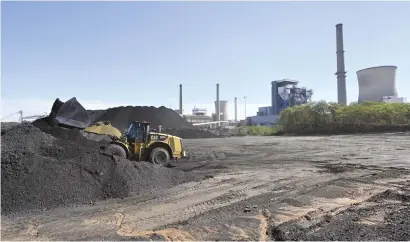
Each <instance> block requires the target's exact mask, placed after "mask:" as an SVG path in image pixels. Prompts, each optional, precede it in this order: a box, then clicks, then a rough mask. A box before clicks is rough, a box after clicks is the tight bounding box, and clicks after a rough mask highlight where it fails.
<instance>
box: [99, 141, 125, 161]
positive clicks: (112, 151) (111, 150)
mask: <svg viewBox="0 0 410 242" xmlns="http://www.w3.org/2000/svg"><path fill="white" fill-rule="evenodd" d="M104 151H105V152H106V153H107V154H109V155H115V156H118V157H121V158H127V153H126V152H125V150H124V148H122V147H121V146H120V145H117V144H110V145H108V146H107V148H105V150H104Z"/></svg>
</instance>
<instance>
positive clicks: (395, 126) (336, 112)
mask: <svg viewBox="0 0 410 242" xmlns="http://www.w3.org/2000/svg"><path fill="white" fill-rule="evenodd" d="M279 124H280V127H281V130H282V132H283V133H293V134H315V133H316V134H324V133H328V134H338V133H339V134H340V133H368V132H393V131H409V130H410V104H409V103H384V102H363V103H360V104H358V103H353V104H350V105H347V106H345V105H339V104H336V103H327V102H324V101H321V102H316V103H310V104H305V105H300V106H294V107H290V108H287V109H285V110H283V111H282V112H281V114H280V121H279Z"/></svg>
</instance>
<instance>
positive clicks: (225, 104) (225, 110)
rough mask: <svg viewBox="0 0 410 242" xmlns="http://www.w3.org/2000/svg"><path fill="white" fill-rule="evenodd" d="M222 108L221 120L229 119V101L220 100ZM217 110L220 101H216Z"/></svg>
mask: <svg viewBox="0 0 410 242" xmlns="http://www.w3.org/2000/svg"><path fill="white" fill-rule="evenodd" d="M219 107H220V109H221V114H220V115H221V116H220V117H221V121H228V101H219ZM215 110H218V102H217V101H215Z"/></svg>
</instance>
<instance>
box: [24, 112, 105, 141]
mask: <svg viewBox="0 0 410 242" xmlns="http://www.w3.org/2000/svg"><path fill="white" fill-rule="evenodd" d="M32 124H33V125H34V126H36V127H37V128H39V129H40V130H41V131H43V132H45V133H48V134H50V135H52V136H54V137H56V138H60V139H64V140H69V141H73V142H75V143H76V144H77V145H81V146H87V147H94V148H99V147H100V146H101V144H100V143H97V142H95V141H92V140H89V139H87V138H86V137H84V136H83V135H82V134H81V133H80V130H79V129H76V128H65V127H61V126H50V124H49V123H48V120H47V118H42V119H37V120H35V121H34V122H33V123H32Z"/></svg>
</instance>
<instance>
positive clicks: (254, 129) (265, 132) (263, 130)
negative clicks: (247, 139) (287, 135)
mask: <svg viewBox="0 0 410 242" xmlns="http://www.w3.org/2000/svg"><path fill="white" fill-rule="evenodd" d="M279 130H280V127H279V126H278V127H276V126H275V127H269V126H242V127H239V128H237V129H236V132H235V135H236V136H247V135H250V136H270V135H275V134H276V133H277V132H278V131H279Z"/></svg>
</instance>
